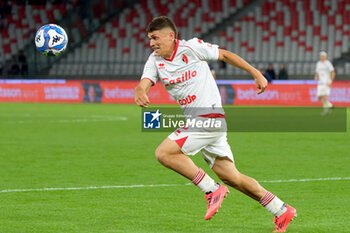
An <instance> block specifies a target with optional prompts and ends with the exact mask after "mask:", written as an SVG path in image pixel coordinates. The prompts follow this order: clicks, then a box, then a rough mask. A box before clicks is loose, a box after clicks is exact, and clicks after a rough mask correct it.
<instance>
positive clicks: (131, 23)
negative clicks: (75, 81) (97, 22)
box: [50, 0, 249, 75]
mask: <svg viewBox="0 0 350 233" xmlns="http://www.w3.org/2000/svg"><path fill="white" fill-rule="evenodd" d="M248 2H249V1H246V0H244V1H243V0H231V1H225V0H219V1H216V0H205V1H201V0H190V1H184V0H181V1H174V0H173V1H162V0H156V1H153V0H142V1H141V2H140V3H139V4H136V5H135V6H134V8H132V9H129V8H127V9H125V10H124V11H123V12H122V13H121V14H120V15H119V17H118V18H114V19H112V20H111V21H109V22H107V23H106V24H105V26H104V27H103V28H100V29H99V30H98V31H97V32H96V33H94V34H93V35H92V36H91V37H90V39H89V40H88V42H86V43H84V44H83V45H82V46H81V48H79V49H77V50H76V51H74V53H72V54H68V56H67V57H66V58H65V59H64V60H63V61H62V62H61V64H59V65H57V66H56V67H53V69H51V70H50V74H52V75H62V74H68V73H72V74H73V75H74V74H75V75H84V74H87V75H98V74H108V75H113V74H136V73H140V72H141V71H142V68H143V65H144V61H145V60H147V57H148V56H149V54H150V53H151V49H150V48H149V42H148V39H147V37H146V31H145V28H146V27H147V24H148V22H150V21H151V19H152V18H153V17H156V16H159V15H168V16H169V17H171V18H173V19H174V21H175V23H176V25H177V27H178V30H179V37H180V38H183V39H190V38H191V37H193V36H198V37H200V36H201V35H202V34H205V33H206V32H207V31H208V30H210V29H211V28H213V27H215V26H217V25H218V24H220V23H221V22H222V21H223V20H224V19H226V18H227V17H228V16H229V15H230V14H234V13H235V12H236V11H238V10H239V9H240V8H241V7H243V6H244V4H247V3H248Z"/></svg>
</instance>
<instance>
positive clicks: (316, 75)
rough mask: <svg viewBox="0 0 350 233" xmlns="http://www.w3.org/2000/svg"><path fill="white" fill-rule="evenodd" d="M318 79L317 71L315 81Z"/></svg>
mask: <svg viewBox="0 0 350 233" xmlns="http://www.w3.org/2000/svg"><path fill="white" fill-rule="evenodd" d="M317 80H318V73H317V72H315V81H317Z"/></svg>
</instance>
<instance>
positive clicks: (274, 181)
mask: <svg viewBox="0 0 350 233" xmlns="http://www.w3.org/2000/svg"><path fill="white" fill-rule="evenodd" d="M331 180H350V177H326V178H306V179H289V180H262V181H259V182H260V183H289V182H310V181H331Z"/></svg>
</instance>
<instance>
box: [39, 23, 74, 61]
mask: <svg viewBox="0 0 350 233" xmlns="http://www.w3.org/2000/svg"><path fill="white" fill-rule="evenodd" d="M67 44H68V37H67V34H66V32H65V31H64V29H63V28H61V27H60V26H58V25H56V24H47V25H44V26H42V27H41V28H40V29H39V30H38V31H37V32H36V35H35V45H36V48H37V49H38V50H39V52H40V53H41V54H44V55H46V56H57V55H60V54H61V53H62V52H63V51H64V50H65V49H66V47H67Z"/></svg>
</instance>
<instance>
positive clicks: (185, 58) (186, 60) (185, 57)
mask: <svg viewBox="0 0 350 233" xmlns="http://www.w3.org/2000/svg"><path fill="white" fill-rule="evenodd" d="M182 61H183V62H185V63H186V64H188V58H187V56H186V55H185V54H183V55H182Z"/></svg>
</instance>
